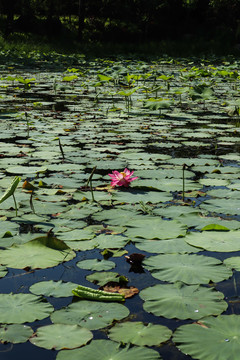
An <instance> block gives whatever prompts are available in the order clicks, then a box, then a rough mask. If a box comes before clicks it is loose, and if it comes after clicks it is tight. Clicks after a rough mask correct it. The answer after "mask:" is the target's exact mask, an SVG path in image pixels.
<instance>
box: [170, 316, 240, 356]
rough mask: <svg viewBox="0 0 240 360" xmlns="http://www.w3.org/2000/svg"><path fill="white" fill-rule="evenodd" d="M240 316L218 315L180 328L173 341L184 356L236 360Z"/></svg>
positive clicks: (238, 347) (238, 346)
mask: <svg viewBox="0 0 240 360" xmlns="http://www.w3.org/2000/svg"><path fill="white" fill-rule="evenodd" d="M239 332H240V316H239V315H235V314H233V315H220V316H218V317H209V318H206V319H202V320H201V321H199V322H197V323H194V324H188V325H182V326H180V327H179V328H178V329H177V330H176V332H175V334H174V336H173V341H174V342H175V343H176V345H177V347H178V348H179V349H180V350H181V351H182V352H183V353H185V354H187V355H190V356H192V357H193V358H194V359H199V360H206V359H208V360H238V359H239V353H240V342H239Z"/></svg>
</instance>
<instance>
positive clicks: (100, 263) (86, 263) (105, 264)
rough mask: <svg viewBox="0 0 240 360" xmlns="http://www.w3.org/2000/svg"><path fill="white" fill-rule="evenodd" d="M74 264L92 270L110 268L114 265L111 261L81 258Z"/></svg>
mask: <svg viewBox="0 0 240 360" xmlns="http://www.w3.org/2000/svg"><path fill="white" fill-rule="evenodd" d="M76 265H77V266H78V267H79V268H81V269H86V270H94V271H102V270H111V269H113V268H114V267H115V266H116V265H115V263H114V262H113V261H108V260H98V259H88V260H82V261H79V262H77V264H76Z"/></svg>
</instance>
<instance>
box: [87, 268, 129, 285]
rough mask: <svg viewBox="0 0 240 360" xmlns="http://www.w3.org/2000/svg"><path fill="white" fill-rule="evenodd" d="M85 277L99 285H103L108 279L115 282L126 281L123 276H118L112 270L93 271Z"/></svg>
mask: <svg viewBox="0 0 240 360" xmlns="http://www.w3.org/2000/svg"><path fill="white" fill-rule="evenodd" d="M86 279H87V280H88V281H91V282H93V283H95V284H98V285H99V286H104V285H105V284H107V283H108V282H110V281H114V282H117V283H119V282H126V277H125V276H120V275H119V274H118V273H117V272H112V271H102V272H95V273H93V274H90V275H88V276H86Z"/></svg>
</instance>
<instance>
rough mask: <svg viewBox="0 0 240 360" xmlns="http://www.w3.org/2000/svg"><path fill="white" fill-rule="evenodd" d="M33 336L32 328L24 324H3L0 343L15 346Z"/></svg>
mask: <svg viewBox="0 0 240 360" xmlns="http://www.w3.org/2000/svg"><path fill="white" fill-rule="evenodd" d="M32 334H33V330H32V328H31V327H30V326H27V325H22V324H10V325H8V324H2V325H1V326H0V341H1V342H4V343H5V342H11V343H13V344H18V343H24V342H25V341H27V340H28V339H29V338H30V337H31V336H32Z"/></svg>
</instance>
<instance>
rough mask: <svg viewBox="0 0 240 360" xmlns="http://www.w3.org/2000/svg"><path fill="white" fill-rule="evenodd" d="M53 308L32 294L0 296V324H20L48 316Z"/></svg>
mask: <svg viewBox="0 0 240 360" xmlns="http://www.w3.org/2000/svg"><path fill="white" fill-rule="evenodd" d="M52 311H53V306H52V305H50V304H49V303H48V302H47V301H43V299H42V298H41V297H39V296H35V295H32V294H12V293H10V294H0V322H1V323H3V324H5V323H6V324H11V323H14V324H21V323H25V322H32V321H35V320H41V319H44V318H46V317H48V316H49V315H50V313H51V312H52Z"/></svg>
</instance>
